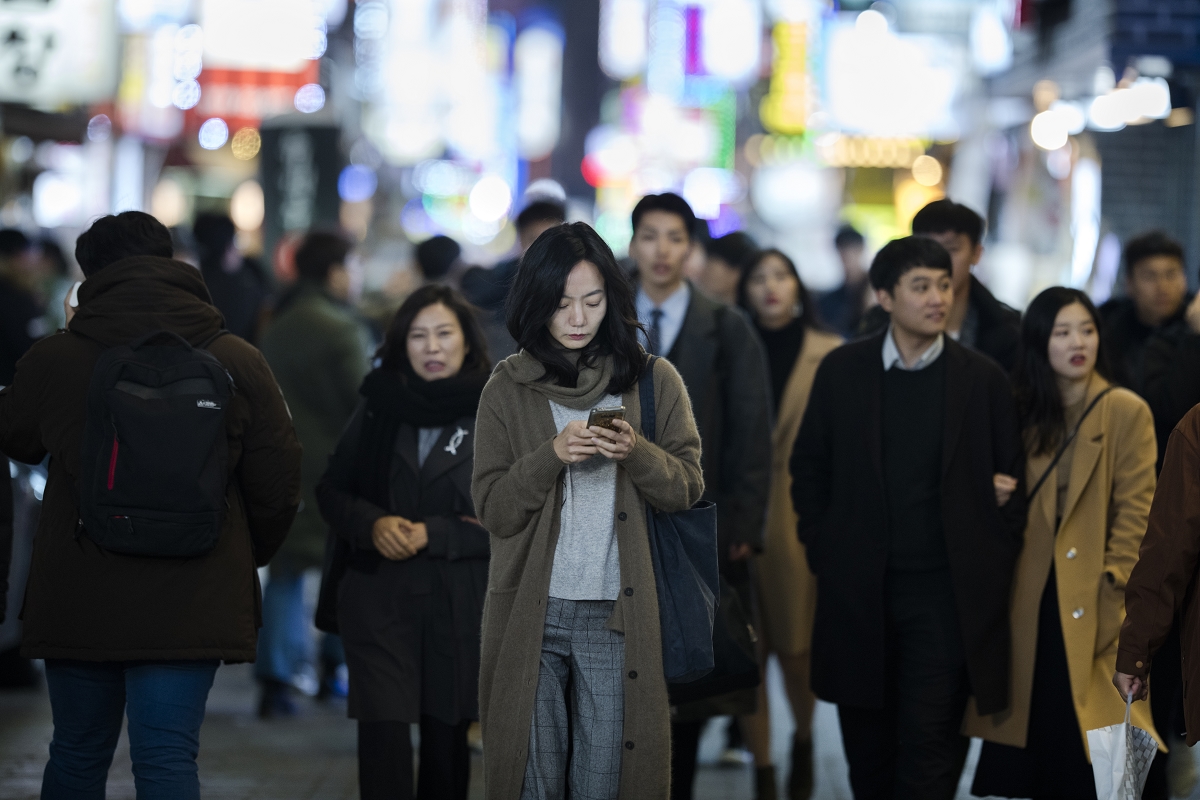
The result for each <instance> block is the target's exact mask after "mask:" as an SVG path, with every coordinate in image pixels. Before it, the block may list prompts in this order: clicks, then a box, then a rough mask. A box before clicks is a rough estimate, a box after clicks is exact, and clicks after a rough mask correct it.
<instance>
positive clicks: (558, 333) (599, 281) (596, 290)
mask: <svg viewBox="0 0 1200 800" xmlns="http://www.w3.org/2000/svg"><path fill="white" fill-rule="evenodd" d="M607 311H608V295H607V294H606V293H605V291H604V278H603V277H601V275H600V270H599V269H598V268H597V267H596V265H595V264H593V263H592V262H590V261H580V262H579V263H578V264H576V265H575V268H574V269H572V270H571V272H570V274H569V275H567V283H566V286H564V287H563V296H562V300H560V301H559V303H558V311H556V312H555V313H554V316H553V317H551V318H550V322H549V324H548V325H547V327H548V328H549V329H550V336H551V337H552V338H553V339H554V341H555V342H557V343H558V344H560V345H562V346H563V347H565V348H567V349H568V350H582V349H583V348H584V347H587V346H588V343H589V342H591V341H592V339H595V338H596V332H597V331H598V330H600V323H602V322H603V321H604V315H605V313H606V312H607Z"/></svg>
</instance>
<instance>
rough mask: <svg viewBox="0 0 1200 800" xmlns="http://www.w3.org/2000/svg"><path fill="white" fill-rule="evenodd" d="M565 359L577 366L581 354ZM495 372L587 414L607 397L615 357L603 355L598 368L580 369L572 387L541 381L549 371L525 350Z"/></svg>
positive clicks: (568, 355)
mask: <svg viewBox="0 0 1200 800" xmlns="http://www.w3.org/2000/svg"><path fill="white" fill-rule="evenodd" d="M566 356H567V358H569V359H571V360H572V361H573V362H575V363H578V359H579V352H578V351H570V352H568V353H567V354H566ZM496 369H497V370H498V371H499V370H503V371H504V372H506V373H507V374H508V376H509V377H510V378H512V380H513V381H515V382H516V383H518V384H520V385H522V386H528V387H529V388H530V389H533V390H534V391H535V392H538V393H539V394H542V395H545V396H546V398H548V399H549V400H552V401H554V402H555V403H558V404H559V405H560V406H566V407H567V408H573V409H575V410H577V411H587V410H588V409H592V408H595V407H596V404H597V403H598V402H600V399H601V398H602V397H606V396H608V384H609V382H610V381H612V356H601V357H600V358H598V359H597V364H596V366H595V367H585V368H583V369H581V370H579V380H578V381H576V382H575V386H573V387H572V386H561V385H559V384H557V383H553V382H551V381H546V380H542V378H543V376H545V374H546V368H545V367H543V366H542V363H541V362H540V361H538V360H537V359H536V358H534V357H533V356H531V355H529V353H528V352H526V351H525V350H522V351H521V352H520V353H518V354H517V355H515V356H512V357H511V358H507V359H505V360H504V361H501V362H500V364H499V366H497V368H496Z"/></svg>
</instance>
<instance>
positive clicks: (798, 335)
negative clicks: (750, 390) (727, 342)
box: [754, 318, 804, 415]
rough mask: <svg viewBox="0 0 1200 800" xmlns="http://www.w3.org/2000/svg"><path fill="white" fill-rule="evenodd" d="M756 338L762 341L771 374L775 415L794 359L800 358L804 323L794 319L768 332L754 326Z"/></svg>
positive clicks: (790, 375) (794, 361)
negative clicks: (756, 333)
mask: <svg viewBox="0 0 1200 800" xmlns="http://www.w3.org/2000/svg"><path fill="white" fill-rule="evenodd" d="M754 329H755V330H756V331H758V337H759V338H760V339H762V342H763V347H765V348H766V351H767V368H768V369H769V370H770V373H771V397H772V399H773V402H774V404H773V405H772V406H771V407H772V408H773V409H774V410H775V413H776V415H778V413H779V403H780V402H782V400H783V390H784V389H785V388H787V382H788V380H790V379H791V377H792V369H793V368H794V367H795V366H796V359H797V358H799V357H800V348H801V347H803V346H804V323H803V322H802V321H801V320H800V319H799V318H796V319H794V320H792V321H791V322H790V323H788V324H787V325H785V326H784V327H782V328H780V329H779V330H774V331H773V330H768V329H766V328H764V327H762V326H761V325H758V324H756V325H755V326H754Z"/></svg>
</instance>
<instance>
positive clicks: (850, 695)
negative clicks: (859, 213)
mask: <svg viewBox="0 0 1200 800" xmlns="http://www.w3.org/2000/svg"><path fill="white" fill-rule="evenodd" d="M952 274H953V266H952V263H951V259H950V255H949V254H948V253H947V252H946V250H945V248H943V247H942V246H941V245H940V244H938V243H937V242H936V241H933V240H932V239H929V238H926V237H921V236H910V237H907V238H905V239H898V240H896V241H893V242H890V243H888V244H887V245H885V246H884V247H883V249H882V250H880V251H879V253H878V254H877V255H876V256H875V260H874V262H873V263H872V264H871V271H870V275H871V285H872V286H873V287H874V288H875V291H876V296H877V297H878V299H879V303H880V305H882V306H883V308H884V310H885V311H886V312H888V314H889V315H890V317H891V323H890V325H889V326H888V327H887V329H886V330H885V331H883V332H881V333H878V334H875V335H874V336H871V337H869V338H866V339H861V340H859V341H856V342H852V343H851V344H848V345H845V346H843V347H840V348H838V349H837V350H835V351H834V352H832V353H830V354H829V355H828V356H826V357H825V360H824V361H822V362H821V366H820V367H818V369H817V375H816V378H815V379H814V381H813V388H812V393H811V396H810V397H809V402H808V408H807V410H806V411H805V414H804V421H803V423H802V424H801V426H800V434H799V436H798V437H797V439H796V448H795V451H794V452H793V454H792V459H791V473H792V499H793V501H794V503H795V508H796V513H797V515H798V516H799V520H800V522H799V535H800V541H801V542H803V544H804V546H805V554H806V556H807V558H808V565H809V568H810V569H811V570H812V572H813V574H814V575H816V576H817V585H818V592H817V611H816V618H815V621H814V624H813V642H812V688H813V691H814V692H815V693H816V695H817V697H820V698H821V699H823V700H826V701H829V702H831V703H836V704H837V706H838V718H839V720H840V722H841V730H842V743H843V744H844V745H845V749H846V758H847V760H848V761H849V764H850V785H851V787H852V788H853V790H854V796H855V797H856V798H858V800H868V799H869V798H885V797H892V796H903V797H920V798H925V799H927V800H938V798H945V800H949V798H953V797H954V795H955V791H956V790H957V788H958V781H959V777H960V774H961V772H962V766H963V762H964V760H965V758H966V755H967V742H968V740H967V739H966V738H965V737H963V736H962V735H961V734H960V732H959V729H960V727H961V725H962V720H963V713H964V711H965V708H966V705H967V696H968V693H973V694H974V697H975V704H976V708H977V709H978V710H979V711H980V712H981V713H984V714H994V713H998V712H1000V711H1003V710H1004V709H1006V708H1008V707H1009V639H1010V637H1009V629H1008V620H1009V600H1010V596H1011V591H1012V577H1013V566H1014V564H1015V562H1016V558H1017V554H1018V553H1019V552H1020V549H1021V535H1022V530H1023V529H1024V527H1025V506H1026V504H1025V496H1024V493H1023V492H1024V488H1023V487H1024V480H1021V481H1019V482H1018V485H1017V487H1016V488H1015V489H1013V488H1012V487H1011V486H1010V485H1009V484H1010V481H1009V480H1008V478H1011V477H1012V476H1023V470H1024V457H1023V453H1022V448H1021V437H1020V428H1019V423H1018V418H1017V410H1016V404H1015V403H1014V401H1013V398H1012V389H1011V387H1010V386H1009V382H1008V379H1007V377H1006V376H1005V375H1004V372H1003V371H1002V370H1001V369H1000V368H999V367H998V366H997V365H996V363H995V362H994V361H992V360H991V359H989V358H987V357H985V356H981V355H979V354H978V353H975V352H973V351H971V350H969V349H967V348H965V347H963V346H961V345H959V344H958V343H957V342H955V341H954V340H953V339H951V338H950V337H949V336H947V335H946V333H945V328H946V320H947V318H948V316H949V313H950V309H951V307H952V304H953V298H954V289H953V283H952Z"/></svg>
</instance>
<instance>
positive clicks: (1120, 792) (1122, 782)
mask: <svg viewBox="0 0 1200 800" xmlns="http://www.w3.org/2000/svg"><path fill="white" fill-rule="evenodd" d="M1132 702H1133V695H1130V696H1129V697H1126V698H1125V721H1124V722H1123V723H1121V724H1120V725H1108V726H1106V727H1103V728H1097V729H1096V730H1094V731H1088V732H1087V740H1088V749H1089V750H1091V751H1092V775H1093V776H1094V777H1095V779H1096V797H1097V798H1098V800H1139V798H1141V796H1142V788H1143V787H1145V785H1146V776H1147V775H1149V774H1150V762H1151V761H1153V760H1154V754H1155V753H1156V752H1157V751H1158V744H1157V743H1156V742H1155V741H1154V737H1153V736H1151V735H1150V734H1148V733H1146V732H1145V731H1144V730H1142V729H1141V728H1137V727H1134V726H1133V725H1132V724H1130V722H1129V706H1130V704H1131V703H1132Z"/></svg>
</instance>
